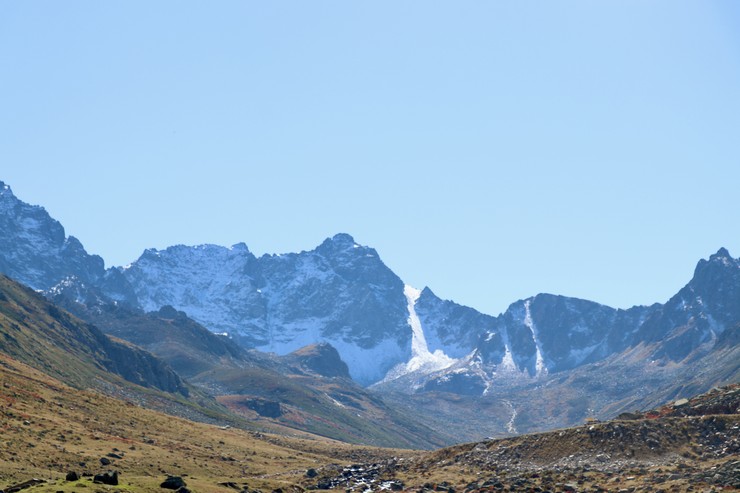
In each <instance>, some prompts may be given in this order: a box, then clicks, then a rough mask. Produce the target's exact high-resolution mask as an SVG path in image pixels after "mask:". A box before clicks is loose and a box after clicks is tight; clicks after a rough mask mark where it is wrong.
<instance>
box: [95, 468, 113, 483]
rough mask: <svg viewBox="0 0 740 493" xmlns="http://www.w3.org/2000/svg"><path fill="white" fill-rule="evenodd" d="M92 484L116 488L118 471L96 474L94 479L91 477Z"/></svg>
mask: <svg viewBox="0 0 740 493" xmlns="http://www.w3.org/2000/svg"><path fill="white" fill-rule="evenodd" d="M93 483H97V484H108V485H112V486H116V485H118V471H108V472H104V473H101V474H96V475H95V477H93Z"/></svg>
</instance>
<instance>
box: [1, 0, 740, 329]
mask: <svg viewBox="0 0 740 493" xmlns="http://www.w3.org/2000/svg"><path fill="white" fill-rule="evenodd" d="M0 180H4V181H6V182H7V183H8V184H10V185H11V186H12V187H13V189H14V191H15V193H16V195H18V196H19V197H20V198H21V199H23V200H25V201H27V202H31V203H36V204H42V205H44V206H45V207H46V208H47V210H48V211H49V212H50V213H51V214H52V215H53V216H54V217H55V218H57V219H59V220H60V221H61V222H62V223H63V224H64V226H65V227H66V229H67V233H68V234H72V235H74V236H77V237H78V238H79V239H80V240H81V241H82V242H83V244H84V245H85V246H86V248H87V250H88V251H89V252H91V253H96V254H99V255H101V256H103V257H104V258H105V260H106V264H107V265H121V264H126V263H129V262H131V261H132V260H134V259H136V258H137V257H138V256H139V255H140V254H141V252H142V251H143V250H144V249H145V248H150V247H156V248H165V247H167V246H169V245H172V244H177V243H184V244H200V243H216V244H222V245H231V244H233V243H236V242H240V241H243V242H245V243H247V245H248V246H249V247H250V249H251V250H252V251H253V252H255V253H256V254H262V253H279V252H288V251H300V250H307V249H311V248H313V247H315V246H316V245H318V244H319V243H320V242H321V241H322V240H323V239H324V238H326V237H328V236H331V235H333V234H335V233H338V232H347V233H350V234H352V235H353V236H354V237H355V239H356V240H357V241H358V242H360V243H362V244H366V245H369V246H372V247H374V248H376V249H377V250H378V251H379V253H380V256H381V258H383V260H384V261H385V262H386V264H387V265H388V266H389V267H391V268H392V269H393V270H394V271H395V272H396V273H397V274H398V275H399V276H401V278H403V279H404V280H405V281H406V282H408V283H410V284H412V285H414V286H416V287H423V286H425V285H428V286H430V287H431V288H432V289H433V290H434V291H435V292H436V293H437V294H438V295H440V296H442V297H445V298H448V299H453V300H455V301H457V302H459V303H463V304H467V305H471V306H473V307H475V308H478V309H479V310H482V311H485V312H488V313H492V314H496V313H498V312H500V311H502V310H504V309H505V308H506V306H507V305H508V304H509V303H511V302H513V301H515V300H517V299H520V298H524V297H527V296H531V295H534V294H536V293H538V292H551V293H557V294H564V295H569V296H577V297H582V298H587V299H593V300H595V301H599V302H602V303H606V304H609V305H612V306H616V307H628V306H631V305H633V304H649V303H653V302H656V301H661V302H662V301H665V300H666V299H667V298H668V297H669V296H670V295H671V294H673V293H675V292H676V291H677V290H678V289H679V288H680V287H681V286H682V285H683V284H684V283H685V282H687V281H688V280H689V278H690V277H691V274H692V272H693V268H694V265H695V263H696V261H697V260H699V258H702V257H708V256H709V255H710V254H712V253H714V252H715V251H716V250H717V249H718V248H719V247H721V246H725V247H727V248H728V249H729V250H730V253H732V254H733V255H734V256H736V257H737V256H740V220H739V219H738V217H739V213H740V192H739V190H738V188H739V186H740V2H737V1H735V0H727V1H724V2H719V1H710V0H696V1H690V2H689V1H676V0H668V1H645V0H635V1H629V0H615V1H598V2H596V1H591V0H588V1H585V0H584V1H577V2H576V1H569V2H555V1H553V2H544V1H537V2H534V1H533V2H530V1H521V0H516V1H509V2H496V1H470V2H458V1H454V2H453V1H448V2H435V1H428V0H425V1H397V0H393V1H373V2H347V1H314V2H308V1H303V0H300V1H265V2H246V1H238V2H228V1H219V2H183V1H176V2H175V1H172V2H166V1H157V2H151V1H141V2H137V1H126V2H98V1H88V2H75V1H67V2H59V1H47V2H41V1H6V2H2V3H0Z"/></svg>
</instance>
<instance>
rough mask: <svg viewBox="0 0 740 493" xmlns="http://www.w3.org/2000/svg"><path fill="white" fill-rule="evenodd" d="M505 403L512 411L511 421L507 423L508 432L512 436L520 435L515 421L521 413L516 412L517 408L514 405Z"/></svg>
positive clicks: (508, 402)
mask: <svg viewBox="0 0 740 493" xmlns="http://www.w3.org/2000/svg"><path fill="white" fill-rule="evenodd" d="M504 403H505V404H506V405H507V407H508V408H509V410H510V411H511V419H509V422H508V423H506V431H508V432H509V433H511V434H512V435H516V434H518V433H519V431H517V429H516V425H515V421H516V416H517V414H519V413H517V412H516V408H515V407H514V404H512V403H511V402H510V401H504Z"/></svg>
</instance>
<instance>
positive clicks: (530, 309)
mask: <svg viewBox="0 0 740 493" xmlns="http://www.w3.org/2000/svg"><path fill="white" fill-rule="evenodd" d="M2 187H3V194H2V196H1V197H0V198H1V199H2V201H3V203H5V204H6V205H5V206H3V207H2V208H0V211H3V212H4V214H3V221H4V222H3V223H2V224H3V225H4V226H3V228H4V229H5V231H7V233H8V234H4V235H3V238H4V240H5V246H6V248H5V249H4V250H3V252H2V253H3V255H2V256H3V263H2V264H0V267H2V269H6V270H8V271H10V273H11V275H15V276H16V277H17V278H19V280H21V281H22V282H25V283H27V284H29V285H32V286H34V287H36V288H37V289H47V290H49V292H50V293H55V292H60V291H65V292H67V293H74V292H75V291H76V290H77V291H78V292H79V293H78V295H77V296H79V297H80V298H82V297H84V292H85V289H83V288H84V286H85V285H87V290H88V291H89V289H91V287H94V288H95V289H96V290H97V291H98V292H100V293H101V296H104V297H107V298H110V299H113V300H117V301H119V302H123V303H128V304H131V305H132V306H134V307H138V308H141V309H143V310H145V311H155V310H158V309H159V308H161V307H162V306H166V305H171V306H173V307H175V308H176V309H178V310H183V311H185V312H186V313H187V314H188V315H189V316H191V317H192V318H194V319H195V320H197V321H198V322H200V323H202V324H203V325H205V326H206V327H208V328H209V329H211V330H212V331H214V332H217V333H227V334H228V335H229V336H230V337H232V338H233V339H234V340H236V341H238V342H239V343H241V344H242V345H243V346H245V347H252V348H258V349H260V350H265V351H275V352H277V353H279V354H287V353H289V352H292V351H295V350H297V349H298V348H300V347H302V346H305V345H308V344H313V343H319V342H328V343H331V344H332V345H333V346H334V347H335V348H336V349H337V350H338V351H339V354H340V356H341V357H342V359H343V360H344V361H345V362H346V363H347V364H348V366H349V370H350V374H351V375H352V377H353V378H354V379H355V380H357V381H359V382H361V383H363V384H366V385H367V384H371V383H377V382H379V381H381V380H382V384H381V387H382V386H389V385H390V386H394V388H404V389H405V390H406V391H419V390H443V391H450V392H457V393H463V394H483V393H486V392H487V391H488V390H490V389H491V387H492V386H501V385H508V384H509V382H511V381H526V380H531V379H536V378H540V377H542V376H543V375H545V374H548V373H557V372H561V371H568V370H570V369H573V368H577V367H580V366H583V365H587V364H590V363H594V362H597V361H601V360H604V359H605V358H607V357H609V356H610V355H613V354H617V353H619V352H620V351H624V350H626V349H627V348H631V347H635V346H636V345H638V344H641V343H649V342H656V341H662V340H663V339H664V338H665V339H666V341H667V342H666V344H658V345H657V346H656V347H655V348H653V353H652V356H654V357H657V358H667V359H669V360H671V359H672V360H678V359H680V358H681V357H682V356H686V355H688V354H690V353H691V352H692V351H694V350H695V349H696V348H697V347H698V346H701V345H703V344H706V343H707V342H708V341H711V340H712V338H716V336H717V335H718V334H720V333H721V332H722V331H723V330H724V328H725V327H726V326H728V324H730V325H731V324H732V323H733V321H737V320H738V318H739V317H738V309H737V305H738V302H737V299H738V296H737V293H738V284H739V283H738V275H737V272H738V268H739V267H738V261H737V260H735V259H733V258H732V257H731V256H730V255H729V253H728V252H727V251H726V250H724V249H721V250H720V251H719V252H717V254H715V255H713V256H712V257H710V259H709V260H708V261H702V262H700V264H699V265H698V266H697V271H696V275H695V278H694V280H692V282H690V283H689V284H688V285H687V287H685V288H684V289H683V290H682V291H681V292H680V293H679V294H678V295H677V297H674V298H672V299H671V300H669V302H668V303H666V304H665V305H658V304H656V305H653V306H650V307H633V308H631V309H629V310H617V309H613V308H610V307H606V306H604V305H600V304H597V303H593V302H589V301H585V300H578V299H574V298H566V297H562V296H555V295H548V294H541V295H537V296H535V297H532V298H529V299H527V300H520V301H518V302H515V303H513V304H512V305H511V306H510V307H509V309H508V310H507V311H506V312H505V313H503V314H501V315H499V316H498V317H493V316H489V315H485V314H482V313H479V312H477V311H475V310H473V309H472V308H468V307H465V306H462V305H457V304H455V303H453V302H450V301H445V300H441V299H439V298H438V297H437V296H435V295H434V293H433V292H432V291H431V290H429V289H428V288H425V289H424V290H422V291H421V292H418V293H417V292H415V291H414V290H410V288H408V287H407V286H404V283H403V282H402V281H401V280H400V279H399V278H398V276H396V275H395V274H394V273H393V272H392V271H391V270H390V269H388V268H387V266H385V265H384V264H383V262H382V261H381V260H380V258H379V256H378V254H377V252H376V251H375V250H373V249H372V248H369V247H365V246H362V245H359V244H358V243H356V242H355V241H354V239H353V238H352V237H351V236H349V235H346V234H339V235H336V236H335V237H333V238H330V239H327V240H326V241H325V242H324V243H322V244H321V245H320V246H319V247H317V248H316V249H314V250H311V251H304V252H300V253H291V254H285V255H264V256H262V257H259V258H257V257H255V256H254V255H253V254H252V253H251V252H249V250H248V248H247V247H246V245H244V244H237V245H234V246H233V247H231V248H225V247H219V246H214V245H202V246H195V247H186V246H182V245H180V246H174V247H170V248H167V249H165V250H162V251H158V250H153V249H152V250H147V251H145V252H144V254H143V255H142V256H141V257H140V258H139V259H138V260H136V261H135V262H133V263H132V264H131V265H130V266H127V267H125V268H114V269H108V270H107V271H106V270H103V266H102V263H101V262H100V261H99V258H98V257H94V256H90V255H88V254H87V253H86V252H85V251H84V249H82V248H81V246H80V248H76V249H73V250H74V251H75V252H76V256H75V258H74V259H73V261H69V262H68V264H65V263H64V262H61V261H60V262H57V263H56V264H53V263H51V261H50V260H49V258H50V257H52V258H57V257H58V256H59V255H58V252H60V251H62V249H63V248H64V245H65V244H67V243H69V244H75V241H73V239H71V238H72V237H70V238H67V239H64V232H63V229H62V228H61V225H59V224H58V223H57V222H56V221H54V220H53V219H51V218H50V217H49V216H48V214H46V212H45V211H44V210H43V209H42V208H39V207H35V206H27V205H25V204H23V203H22V202H20V201H18V199H16V198H15V197H14V196H13V195H12V192H11V191H10V190H9V188H8V187H7V186H5V185H4V184H3V185H2ZM7 204H10V206H9V205H7ZM11 206H12V207H11ZM28 208H30V209H28ZM19 210H20V211H21V212H23V211H27V210H31V211H32V212H33V214H34V221H32V222H31V223H29V224H31V226H33V227H32V228H31V231H32V232H33V233H34V235H35V236H32V235H30V233H27V232H25V230H24V224H26V222H24V221H26V220H25V219H24V217H26V216H27V215H28V214H30V213H25V212H23V213H21V214H19V213H18V212H17V211H19ZM45 235H46V236H49V238H46V236H45ZM14 238H15V239H14ZM77 243H78V242H77ZM50 245H51V246H50ZM59 245H62V246H59ZM52 247H53V248H52ZM34 248H36V249H37V250H38V251H36V252H35V253H34V250H33V249H34ZM54 248H56V250H54ZM50 249H51V252H52V253H51V254H50V253H49V251H50ZM19 265H25V266H26V268H25V270H24V269H23V268H21V267H19ZM88 265H90V266H93V267H91V268H89V269H83V268H80V266H88ZM47 271H48V272H47ZM41 274H43V275H41ZM41 281H43V283H41ZM54 282H56V284H53V283H54ZM410 293H415V294H413V295H410ZM696 293H700V294H699V295H696ZM697 296H698V297H697ZM715 312H716V313H715Z"/></svg>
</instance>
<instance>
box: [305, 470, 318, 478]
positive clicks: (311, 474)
mask: <svg viewBox="0 0 740 493" xmlns="http://www.w3.org/2000/svg"><path fill="white" fill-rule="evenodd" d="M318 475H319V473H318V472H317V471H316V469H314V468H311V469H309V470H307V471H306V477H307V478H315V477H316V476H318Z"/></svg>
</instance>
